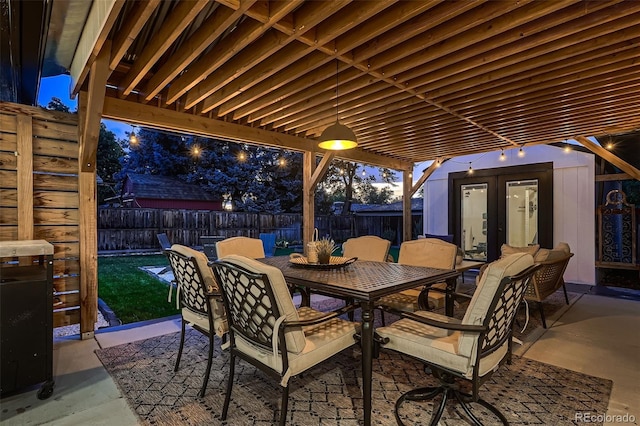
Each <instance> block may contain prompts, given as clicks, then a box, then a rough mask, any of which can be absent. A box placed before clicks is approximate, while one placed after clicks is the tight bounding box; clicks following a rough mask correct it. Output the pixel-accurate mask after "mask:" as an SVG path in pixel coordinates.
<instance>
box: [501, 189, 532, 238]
mask: <svg viewBox="0 0 640 426" xmlns="http://www.w3.org/2000/svg"><path fill="white" fill-rule="evenodd" d="M507 244H509V245H510V246H515V247H526V246H528V245H532V244H538V180H537V179H534V180H523V181H511V182H507Z"/></svg>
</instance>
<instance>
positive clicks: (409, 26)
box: [352, 0, 485, 62]
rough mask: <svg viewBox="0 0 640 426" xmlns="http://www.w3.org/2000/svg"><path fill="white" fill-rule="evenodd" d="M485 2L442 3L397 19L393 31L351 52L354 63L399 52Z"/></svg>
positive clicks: (480, 0)
mask: <svg viewBox="0 0 640 426" xmlns="http://www.w3.org/2000/svg"><path fill="white" fill-rule="evenodd" d="M484 2H485V0H469V1H466V0H463V1H458V2H455V3H453V2H442V3H440V4H438V5H437V6H435V7H433V8H431V9H429V10H427V11H426V12H424V13H422V14H420V15H418V16H416V17H415V18H412V19H410V20H408V21H402V19H399V20H398V21H396V22H398V23H402V25H398V26H396V27H394V29H393V30H390V31H387V32H385V33H384V34H382V35H380V36H379V37H376V38H374V39H372V40H370V41H368V42H366V43H364V44H362V45H360V46H359V47H358V48H356V49H354V50H353V51H352V56H353V60H354V62H366V61H367V60H368V59H369V58H371V57H373V56H375V55H378V54H380V53H382V52H384V51H388V50H401V48H399V47H398V45H400V44H401V43H403V42H406V41H407V40H410V39H413V37H415V36H418V35H421V34H423V33H425V32H427V31H429V30H430V29H431V28H433V27H436V26H437V25H439V24H442V23H443V22H446V21H448V20H450V19H453V18H455V17H456V16H458V15H460V14H463V13H464V12H466V11H468V10H471V9H473V8H475V7H477V6H479V5H482V4H483V3H484ZM414 43H415V44H417V45H419V44H420V43H419V41H418V40H417V39H414ZM423 46H424V45H423Z"/></svg>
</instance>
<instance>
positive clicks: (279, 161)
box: [278, 157, 287, 167]
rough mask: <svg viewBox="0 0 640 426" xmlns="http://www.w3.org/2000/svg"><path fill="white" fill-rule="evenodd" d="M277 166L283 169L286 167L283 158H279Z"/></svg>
mask: <svg viewBox="0 0 640 426" xmlns="http://www.w3.org/2000/svg"><path fill="white" fill-rule="evenodd" d="M278 165H279V166H280V167H284V166H286V165H287V160H285V159H284V157H280V158H279V159H278Z"/></svg>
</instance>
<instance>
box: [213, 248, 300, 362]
mask: <svg viewBox="0 0 640 426" xmlns="http://www.w3.org/2000/svg"><path fill="white" fill-rule="evenodd" d="M258 243H260V247H262V241H260V240H258ZM218 244H219V243H218ZM220 260H222V261H224V262H228V263H231V264H233V265H236V266H239V267H240V268H243V269H246V270H248V271H249V272H252V273H257V274H266V275H267V278H269V282H270V283H271V287H272V288H273V293H274V296H275V299H276V303H277V305H278V310H279V311H280V315H284V317H285V319H286V321H298V312H297V311H296V307H295V306H294V304H293V300H292V299H291V293H290V292H289V287H288V286H287V283H286V281H285V280H284V276H283V275H282V271H280V269H278V268H275V267H273V266H269V265H265V264H264V263H262V262H259V261H257V260H254V259H249V258H248V257H245V256H239V255H236V254H232V255H229V256H225V257H223V258H221V259H220ZM285 340H286V342H287V348H288V350H289V351H290V352H293V353H300V352H302V350H303V349H304V347H305V345H306V341H305V337H304V333H303V331H302V328H290V329H289V330H288V331H287V332H286V333H285Z"/></svg>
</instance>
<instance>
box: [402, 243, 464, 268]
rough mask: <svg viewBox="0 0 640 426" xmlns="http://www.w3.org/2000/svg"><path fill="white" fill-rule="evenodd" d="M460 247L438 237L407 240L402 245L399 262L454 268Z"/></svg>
mask: <svg viewBox="0 0 640 426" xmlns="http://www.w3.org/2000/svg"><path fill="white" fill-rule="evenodd" d="M457 252H458V247H457V246H456V245H455V244H450V243H447V242H446V241H442V240H439V239H437V238H421V239H419V240H412V241H405V242H403V243H402V244H401V245H400V253H399V254H398V263H401V264H403V265H413V266H426V267H430V268H440V269H454V268H455V264H456V254H457Z"/></svg>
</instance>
